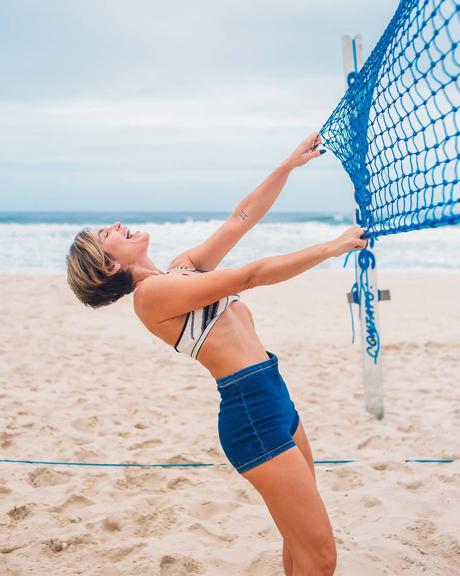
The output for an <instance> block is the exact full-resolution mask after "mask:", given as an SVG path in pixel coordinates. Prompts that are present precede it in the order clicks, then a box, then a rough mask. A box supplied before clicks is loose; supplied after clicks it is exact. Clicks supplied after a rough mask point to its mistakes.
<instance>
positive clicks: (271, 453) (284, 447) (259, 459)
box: [236, 439, 296, 474]
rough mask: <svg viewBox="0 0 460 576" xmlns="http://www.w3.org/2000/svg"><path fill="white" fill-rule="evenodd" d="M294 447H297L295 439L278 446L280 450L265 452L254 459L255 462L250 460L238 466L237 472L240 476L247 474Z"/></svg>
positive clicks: (274, 449)
mask: <svg viewBox="0 0 460 576" xmlns="http://www.w3.org/2000/svg"><path fill="white" fill-rule="evenodd" d="M293 446H296V442H295V440H293V439H291V440H288V441H287V442H284V443H283V444H281V446H278V448H273V449H272V450H268V452H264V453H263V454H261V455H260V456H258V457H257V458H254V460H250V461H249V462H246V463H245V464H241V465H240V466H237V467H236V471H237V472H239V473H240V474H241V473H242V472H247V471H248V470H250V469H251V468H255V467H256V466H258V465H259V464H262V462H266V461H267V460H271V459H272V458H274V457H275V456H278V454H281V453H282V452H285V451H286V450H289V448H292V447H293Z"/></svg>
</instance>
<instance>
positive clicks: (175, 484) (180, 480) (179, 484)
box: [167, 476, 197, 490]
mask: <svg viewBox="0 0 460 576" xmlns="http://www.w3.org/2000/svg"><path fill="white" fill-rule="evenodd" d="M196 485H197V482H193V481H192V480H190V478H187V476H178V477H177V478H173V479H172V480H169V482H168V484H167V486H168V489H169V490H181V489H183V488H188V487H191V486H196Z"/></svg>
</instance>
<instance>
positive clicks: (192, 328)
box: [166, 266, 240, 358]
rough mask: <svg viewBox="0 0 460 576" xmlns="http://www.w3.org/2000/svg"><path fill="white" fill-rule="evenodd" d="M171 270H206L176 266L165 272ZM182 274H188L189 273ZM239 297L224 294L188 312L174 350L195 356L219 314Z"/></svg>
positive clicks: (237, 295)
mask: <svg viewBox="0 0 460 576" xmlns="http://www.w3.org/2000/svg"><path fill="white" fill-rule="evenodd" d="M171 270H192V271H195V272H206V270H200V269H198V268H189V267H187V266H176V267H175V268H171V269H170V270H168V271H167V272H166V274H168V273H169V272H171ZM184 275H185V276H189V274H184ZM239 299H240V295H239V294H232V295H231V296H226V297H225V298H221V299H220V300H217V302H213V303H212V304H208V305H207V306H203V307H202V308H198V309H197V310H191V311H190V312H188V313H187V316H186V318H185V322H184V325H183V326H182V330H181V332H180V334H179V337H178V339H177V342H176V343H175V345H174V348H175V350H176V352H182V353H183V354H188V355H189V356H191V357H192V358H196V357H197V356H198V352H199V351H200V348H201V346H202V345H203V342H204V341H205V340H206V336H207V335H208V334H209V332H210V331H211V329H212V327H213V326H214V324H215V323H216V322H217V320H218V319H219V316H220V315H221V314H223V312H225V310H226V309H227V308H228V307H229V306H230V304H231V303H232V302H234V301H235V300H239Z"/></svg>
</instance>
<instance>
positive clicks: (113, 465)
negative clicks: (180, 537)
mask: <svg viewBox="0 0 460 576" xmlns="http://www.w3.org/2000/svg"><path fill="white" fill-rule="evenodd" d="M351 462H359V460H314V461H313V463H314V464H349V463H351ZM404 462H421V463H426V462H439V463H451V462H455V460H451V459H443V460H421V459H417V460H404ZM0 463H8V464H46V465H51V466H100V467H104V468H115V467H116V468H118V467H123V468H153V467H161V468H163V467H164V468H170V467H185V468H187V467H193V466H198V467H210V466H228V464H225V463H223V464H204V463H201V462H199V463H193V464H190V463H188V462H178V463H174V464H170V463H165V464H159V463H157V464H136V463H134V464H124V463H119V464H111V463H109V464H106V463H102V462H55V461H52V460H10V459H0Z"/></svg>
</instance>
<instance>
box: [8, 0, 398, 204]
mask: <svg viewBox="0 0 460 576" xmlns="http://www.w3.org/2000/svg"><path fill="white" fill-rule="evenodd" d="M397 4H398V2H397V0H381V1H379V2H369V1H368V0H349V1H346V0H316V1H314V0H303V1H299V0H284V1H283V2H280V1H279V0H276V1H275V0H264V1H261V0H244V1H243V0H217V1H211V0H194V1H193V2H190V1H188V0H181V1H178V0H164V1H162V2H159V1H154V0H105V1H103V0H78V1H75V0H42V1H41V2H37V1H36V0H2V1H1V3H0V38H1V50H0V66H1V73H2V83H1V88H0V157H1V170H0V186H1V193H0V194H1V196H0V210H84V211H87V210H224V211H229V210H231V209H232V208H233V207H234V206H235V205H236V203H237V202H238V201H239V200H240V199H241V198H242V197H243V196H244V195H245V194H247V193H249V192H250V191H251V190H252V189H253V188H254V187H255V186H257V185H258V184H259V183H260V182H261V181H262V180H263V179H264V177H265V176H267V175H268V174H269V173H270V171H271V170H272V169H273V168H275V167H276V165H277V164H278V163H279V162H281V161H282V160H283V159H284V158H285V157H286V156H287V155H288V154H289V153H290V152H291V150H292V149H293V148H294V147H295V146H296V145H297V144H298V142H299V141H300V140H301V139H302V138H304V137H305V136H306V135H308V134H309V133H310V132H311V131H313V130H317V129H319V128H320V127H321V125H322V124H323V123H324V122H325V121H326V120H327V118H328V116H329V115H330V113H331V112H332V110H333V109H334V107H335V105H336V104H337V102H338V100H339V99H340V97H341V96H342V94H343V92H344V79H343V67H342V52H341V50H342V49H341V38H342V35H343V34H351V35H355V34H358V33H361V34H362V35H363V48H364V59H366V57H367V55H368V54H369V53H370V51H371V50H372V48H373V46H374V45H375V43H376V42H377V41H378V39H379V38H380V35H381V34H382V33H383V31H384V29H385V27H386V25H387V24H388V22H389V20H390V18H391V16H392V15H393V13H394V11H395V10H396V7H397ZM350 206H351V190H350V185H349V181H348V177H347V175H346V174H345V173H344V171H343V170H342V168H341V166H340V164H339V163H338V161H337V160H336V159H335V158H334V157H333V156H332V154H331V152H328V153H327V154H325V155H324V156H322V157H321V158H319V159H318V160H316V161H315V162H311V163H310V164H308V165H307V166H305V167H304V168H301V169H300V170H297V171H296V172H295V173H293V174H292V175H291V177H290V179H289V181H288V183H287V186H286V188H285V190H284V192H283V193H282V195H281V196H280V198H279V199H278V201H277V203H276V204H275V206H274V208H273V210H282V211H285V210H293V211H296V210H327V211H346V210H349V209H350Z"/></svg>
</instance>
